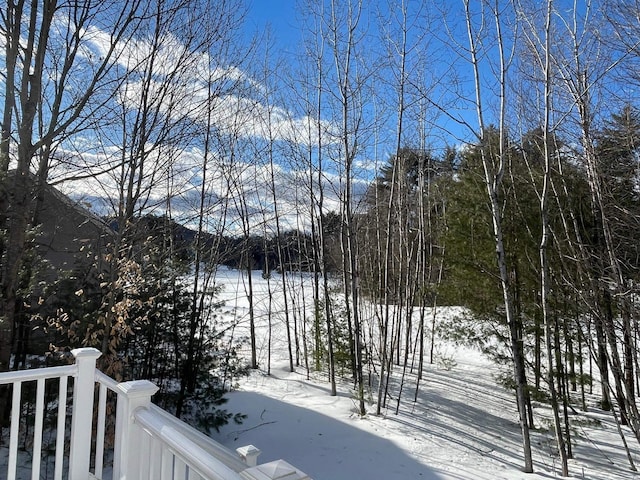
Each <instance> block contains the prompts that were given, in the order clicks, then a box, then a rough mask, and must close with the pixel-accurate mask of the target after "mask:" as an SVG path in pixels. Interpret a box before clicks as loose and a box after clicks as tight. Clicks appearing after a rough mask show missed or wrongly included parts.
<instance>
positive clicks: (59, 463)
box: [53, 376, 69, 480]
mask: <svg viewBox="0 0 640 480" xmlns="http://www.w3.org/2000/svg"><path fill="white" fill-rule="evenodd" d="M67 378H69V377H66V376H63V377H60V384H59V386H58V423H57V427H56V428H57V430H56V461H55V471H54V473H53V478H54V480H62V467H63V466H64V434H65V425H66V423H65V422H66V419H67Z"/></svg>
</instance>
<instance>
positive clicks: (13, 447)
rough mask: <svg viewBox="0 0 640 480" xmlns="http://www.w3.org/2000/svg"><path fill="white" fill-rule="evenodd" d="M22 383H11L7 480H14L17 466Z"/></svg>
mask: <svg viewBox="0 0 640 480" xmlns="http://www.w3.org/2000/svg"><path fill="white" fill-rule="evenodd" d="M21 392H22V382H20V381H18V382H13V395H12V397H11V434H10V436H9V464H8V467H7V468H8V473H7V475H8V480H15V478H16V468H17V466H18V463H17V462H18V433H19V432H20V407H21V405H20V394H21Z"/></svg>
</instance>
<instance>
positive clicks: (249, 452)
mask: <svg viewBox="0 0 640 480" xmlns="http://www.w3.org/2000/svg"><path fill="white" fill-rule="evenodd" d="M236 452H238V455H240V458H242V461H244V463H246V464H247V466H248V467H255V466H256V465H258V456H259V455H260V453H262V452H261V451H260V449H259V448H256V447H254V446H253V445H246V446H244V447H240V448H236Z"/></svg>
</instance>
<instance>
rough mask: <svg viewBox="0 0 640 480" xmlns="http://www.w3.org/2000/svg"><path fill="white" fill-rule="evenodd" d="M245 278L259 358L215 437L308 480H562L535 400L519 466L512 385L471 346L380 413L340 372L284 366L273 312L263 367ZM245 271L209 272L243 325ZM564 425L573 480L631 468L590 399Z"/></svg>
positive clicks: (446, 350)
mask: <svg viewBox="0 0 640 480" xmlns="http://www.w3.org/2000/svg"><path fill="white" fill-rule="evenodd" d="M252 279H253V283H254V287H255V290H256V291H255V292H254V293H255V299H256V302H255V309H256V316H257V326H258V336H259V339H258V358H259V361H260V364H261V367H262V368H261V369H260V370H257V371H253V372H252V374H251V375H250V376H249V377H248V378H244V379H241V380H240V384H239V387H238V388H237V390H236V391H234V392H231V393H230V394H229V395H228V399H229V402H228V403H227V405H226V408H227V409H228V410H230V411H233V412H242V413H244V414H246V415H247V418H246V420H245V421H244V423H243V424H242V425H237V424H229V425H226V426H224V427H223V428H222V429H221V430H220V432H218V433H215V432H212V436H213V437H214V438H215V439H216V440H218V441H219V442H221V443H223V444H224V445H227V446H228V447H230V448H233V449H235V448H237V447H240V446H243V445H247V444H253V445H255V446H257V447H258V448H259V449H260V450H262V454H261V456H260V458H259V460H260V463H263V462H267V461H271V460H276V459H280V458H282V459H284V460H286V461H288V462H289V463H291V464H293V465H295V466H296V467H297V468H299V469H300V470H302V471H304V472H305V473H307V474H308V475H309V476H311V477H312V478H314V479H315V480H341V479H345V480H346V479H350V480H354V479H385V480H391V479H430V480H435V479H441V480H463V479H464V480H467V479H479V480H485V479H486V480H489V479H491V480H494V479H505V480H513V479H531V480H533V479H548V478H561V477H560V474H559V464H558V459H557V458H556V456H555V455H554V444H553V439H552V435H551V433H550V432H549V425H550V423H549V421H548V417H549V411H548V410H547V409H546V408H545V407H544V406H540V405H539V406H537V407H536V408H535V411H536V422H537V425H538V427H539V428H538V429H536V431H533V432H532V443H533V448H534V465H535V471H536V473H534V474H525V473H522V471H521V467H522V464H523V461H522V447H521V440H520V439H521V437H520V431H519V427H518V424H517V412H516V409H515V403H514V401H513V398H512V395H511V394H510V393H509V392H507V391H506V390H504V389H503V388H502V387H500V386H498V385H497V383H496V380H495V378H494V375H495V374H496V373H497V372H498V369H497V368H496V367H495V366H494V365H492V364H491V363H490V362H489V361H488V360H486V359H484V358H483V357H482V356H481V354H479V353H478V352H475V351H473V350H469V349H466V348H458V347H455V346H451V345H448V346H443V345H440V346H439V349H440V351H441V357H443V358H445V359H447V361H446V362H436V364H434V365H428V366H427V367H426V370H425V373H424V379H423V381H422V382H421V384H420V388H419V391H418V395H417V399H416V401H414V393H415V385H416V378H415V376H414V375H409V377H408V381H407V383H406V385H405V389H404V393H403V398H402V401H401V403H400V410H399V413H398V414H397V415H396V414H395V406H396V401H395V399H393V400H390V401H389V404H388V408H387V410H386V411H385V412H384V415H381V416H376V415H375V414H374V412H375V405H374V404H373V403H371V402H370V403H368V409H369V411H370V412H371V413H369V414H367V415H366V416H365V417H364V418H361V417H360V416H359V415H357V413H356V402H355V400H354V396H353V392H352V390H351V385H350V383H349V382H347V381H343V382H341V383H340V385H339V387H338V395H337V396H335V397H332V396H330V394H329V385H328V383H327V382H326V379H323V378H322V377H320V376H318V377H314V376H313V375H311V378H310V379H307V374H306V371H305V369H304V367H302V366H301V367H298V368H297V369H296V371H295V372H293V373H292V372H290V371H289V367H288V360H287V358H288V356H287V350H286V343H285V335H284V333H283V330H284V329H283V320H282V316H281V315H279V314H275V315H274V316H272V324H273V349H272V364H271V375H266V371H265V370H264V367H266V354H267V348H266V345H267V343H266V342H267V327H266V325H267V315H266V312H267V305H268V295H267V282H266V280H264V279H263V278H262V277H261V275H260V272H254V275H253V278H252ZM245 281H246V278H243V277H242V275H240V274H238V272H234V271H230V270H221V271H220V272H219V275H218V283H219V284H220V285H224V291H223V293H222V298H223V299H224V300H225V302H226V306H225V307H224V312H225V314H224V315H225V317H226V318H227V319H230V317H235V318H236V319H237V320H239V326H238V332H241V331H242V330H244V329H245V328H246V327H247V323H248V320H247V316H246V314H247V301H246V297H245V293H244V292H245V290H244V285H245V283H246V282H245ZM306 281H307V282H308V281H309V278H308V277H307V279H306ZM271 282H272V286H273V287H274V288H275V287H276V286H277V284H278V283H279V282H280V277H279V276H278V275H274V276H273V278H272V279H271ZM302 288H304V287H303V286H300V287H299V288H297V289H296V290H295V291H296V292H298V293H300V292H301V291H302ZM279 302H281V296H280V295H279V294H276V295H275V296H274V297H273V298H272V306H273V308H274V309H275V311H276V312H277V311H278V309H279V308H280V307H279V304H280V303H279ZM298 302H300V298H298ZM298 305H299V303H298ZM245 331H246V330H245ZM452 360H453V362H452ZM372 397H374V398H375V394H374V395H372ZM572 433H573V451H574V457H575V459H574V460H571V461H570V473H571V476H572V477H573V478H581V479H582V478H584V479H598V480H609V479H611V480H613V479H617V480H624V479H632V478H637V476H636V475H635V474H634V473H633V472H631V471H630V469H629V463H628V461H627V459H626V455H625V452H624V449H623V448H622V444H621V441H620V438H619V436H618V433H617V431H616V427H615V424H614V423H613V419H612V418H611V416H610V414H606V413H604V412H599V411H597V410H595V409H592V410H591V411H590V413H589V414H588V415H584V414H582V415H579V416H578V415H574V416H573V428H572ZM626 435H627V440H628V442H629V443H630V445H631V447H632V449H633V453H634V460H635V461H636V462H638V461H639V456H638V453H639V451H640V449H639V448H638V444H637V442H635V441H634V439H633V436H632V434H631V432H630V431H626Z"/></svg>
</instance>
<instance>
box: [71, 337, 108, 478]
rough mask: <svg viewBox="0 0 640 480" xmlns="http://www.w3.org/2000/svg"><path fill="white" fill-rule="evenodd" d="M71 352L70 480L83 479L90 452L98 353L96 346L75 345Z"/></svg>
mask: <svg viewBox="0 0 640 480" xmlns="http://www.w3.org/2000/svg"><path fill="white" fill-rule="evenodd" d="M71 353H72V354H73V356H74V357H75V358H76V365H77V369H78V370H77V374H76V377H75V380H74V384H73V414H72V416H71V444H70V447H69V480H81V479H84V480H86V478H87V477H88V475H89V466H90V463H89V462H90V455H91V426H92V423H93V422H92V418H93V391H94V387H95V371H96V360H97V359H98V357H99V356H100V355H101V354H100V351H99V350H96V349H95V348H77V349H75V350H72V351H71Z"/></svg>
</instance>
